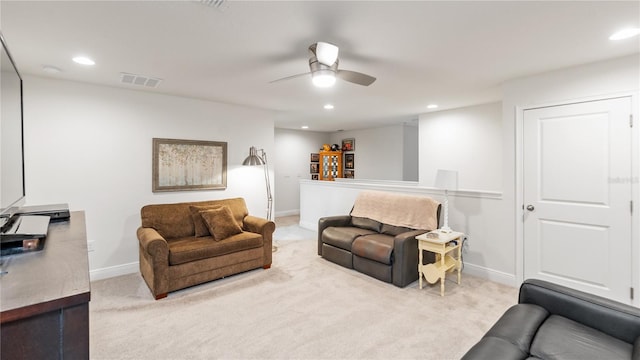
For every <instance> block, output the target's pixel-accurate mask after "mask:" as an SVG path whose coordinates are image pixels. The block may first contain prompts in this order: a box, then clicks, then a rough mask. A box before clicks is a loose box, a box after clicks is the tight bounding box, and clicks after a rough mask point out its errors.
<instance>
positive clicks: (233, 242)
mask: <svg viewBox="0 0 640 360" xmlns="http://www.w3.org/2000/svg"><path fill="white" fill-rule="evenodd" d="M167 244H168V245H169V264H170V265H179V264H184V263H187V262H191V261H196V260H201V259H207V258H211V257H215V256H221V255H226V254H231V253H235V252H238V251H242V250H248V249H253V248H258V247H261V246H263V239H262V236H261V235H260V234H256V233H251V232H242V233H240V234H237V235H233V236H231V237H228V238H226V239H224V240H220V241H214V240H213V238H212V237H211V236H203V237H193V236H191V237H185V238H176V239H168V240H167Z"/></svg>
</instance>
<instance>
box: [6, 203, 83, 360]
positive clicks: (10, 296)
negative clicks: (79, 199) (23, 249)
mask: <svg viewBox="0 0 640 360" xmlns="http://www.w3.org/2000/svg"><path fill="white" fill-rule="evenodd" d="M2 270H3V271H6V273H5V274H3V275H2V276H0V311H1V313H0V338H1V342H0V349H1V352H0V355H1V358H2V359H63V358H64V359H88V358H89V300H90V299H91V288H90V285H89V259H88V255H87V235H86V226H85V217H84V212H82V211H79V212H72V213H71V218H70V219H69V220H68V221H62V222H52V223H51V224H50V225H49V232H48V234H47V238H46V239H45V244H44V249H42V250H40V251H34V252H28V253H23V254H17V255H11V256H7V257H3V258H2Z"/></svg>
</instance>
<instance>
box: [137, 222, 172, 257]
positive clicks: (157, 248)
mask: <svg viewBox="0 0 640 360" xmlns="http://www.w3.org/2000/svg"><path fill="white" fill-rule="evenodd" d="M137 235H138V241H139V242H140V246H141V247H142V249H143V250H144V251H146V252H147V253H148V254H149V255H151V256H152V257H153V258H154V260H159V259H163V260H166V261H167V262H168V261H169V245H168V244H167V240H165V238H163V237H162V235H160V234H159V233H158V232H157V231H156V229H154V228H146V227H139V228H138V231H137Z"/></svg>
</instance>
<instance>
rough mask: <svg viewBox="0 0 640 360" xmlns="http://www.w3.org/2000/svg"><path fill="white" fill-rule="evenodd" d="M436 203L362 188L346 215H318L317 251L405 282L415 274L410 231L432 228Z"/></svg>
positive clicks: (436, 215) (338, 261)
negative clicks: (320, 216) (319, 216)
mask: <svg viewBox="0 0 640 360" xmlns="http://www.w3.org/2000/svg"><path fill="white" fill-rule="evenodd" d="M440 208H441V206H440V203H438V202H437V201H435V200H433V199H431V198H428V197H422V196H411V195H404V194H397V193H387V192H381V191H362V192H360V194H359V195H358V197H357V198H356V201H355V204H354V206H353V209H352V210H351V213H350V214H349V215H339V216H328V217H323V218H320V219H319V220H318V255H320V256H322V257H323V258H325V259H327V260H329V261H331V262H334V263H336V264H339V265H342V266H344V267H347V268H350V269H354V270H357V271H359V272H361V273H364V274H367V275H369V276H372V277H374V278H376V279H378V280H382V281H385V282H388V283H392V284H394V285H396V286H399V287H405V286H407V285H409V284H411V283H412V282H414V281H416V280H417V279H418V240H416V236H418V235H420V234H424V233H426V232H428V231H431V230H435V229H437V228H438V225H439V220H440ZM425 255H426V256H425V259H424V261H427V262H434V258H433V254H431V253H426V254H425Z"/></svg>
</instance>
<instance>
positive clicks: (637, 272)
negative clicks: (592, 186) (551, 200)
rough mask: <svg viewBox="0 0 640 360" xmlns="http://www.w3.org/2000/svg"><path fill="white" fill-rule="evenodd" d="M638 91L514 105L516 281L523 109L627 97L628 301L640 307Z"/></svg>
mask: <svg viewBox="0 0 640 360" xmlns="http://www.w3.org/2000/svg"><path fill="white" fill-rule="evenodd" d="M639 95H640V93H639V92H638V91H626V92H618V93H613V94H608V95H599V96H591V97H584V98H578V99H568V100H563V101H546V102H543V103H540V104H535V105H533V104H532V105H516V107H515V109H514V111H515V141H516V143H515V160H516V163H515V172H516V179H515V197H514V198H515V203H514V204H513V205H514V221H515V224H516V226H515V232H516V233H515V238H516V244H515V250H516V254H515V255H516V261H515V265H516V269H515V270H516V282H517V283H518V284H521V283H522V282H523V281H524V208H523V207H524V133H523V131H524V112H525V111H527V110H533V109H539V108H545V107H553V106H561V105H569V104H578V103H584V102H591V101H597V100H609V99H615V98H622V97H629V98H631V114H632V115H633V127H632V129H631V179H629V181H630V182H631V197H632V200H633V205H634V206H633V207H634V209H633V215H632V218H631V270H630V271H631V286H633V288H634V293H635V294H634V297H633V300H632V301H631V303H632V304H633V305H634V306H638V307H640V116H639V115H640V109H639V107H640V106H639V101H638V98H639Z"/></svg>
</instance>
